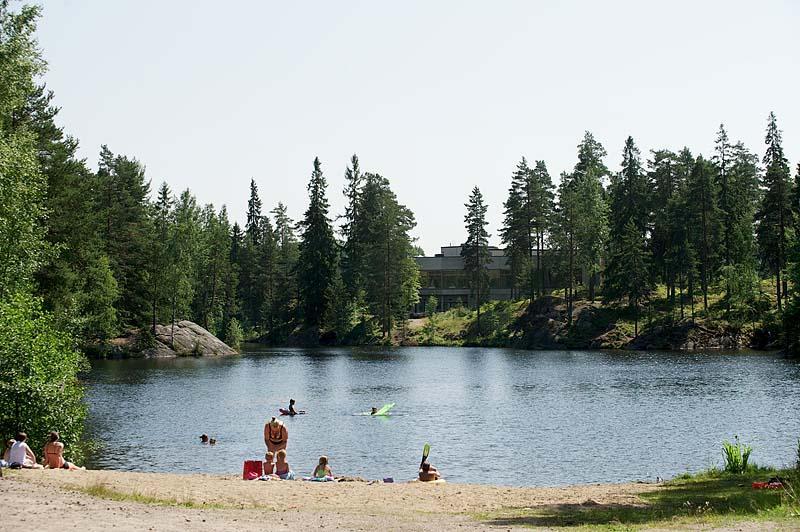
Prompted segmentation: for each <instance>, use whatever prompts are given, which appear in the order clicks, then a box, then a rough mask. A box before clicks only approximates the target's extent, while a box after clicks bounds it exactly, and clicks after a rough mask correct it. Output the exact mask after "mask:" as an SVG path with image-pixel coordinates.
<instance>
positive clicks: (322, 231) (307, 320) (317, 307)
mask: <svg viewBox="0 0 800 532" xmlns="http://www.w3.org/2000/svg"><path fill="white" fill-rule="evenodd" d="M326 186H327V183H326V181H325V177H324V176H323V174H322V164H321V163H320V162H319V158H315V159H314V171H313V172H312V173H311V180H310V181H309V183H308V194H309V205H308V209H306V212H305V216H304V218H303V221H302V222H301V223H300V226H301V227H302V229H303V235H302V238H301V241H300V250H299V259H298V263H297V264H298V267H297V283H298V291H299V293H300V305H301V309H302V319H303V323H304V324H305V325H306V327H309V328H312V329H314V328H318V327H319V325H321V323H322V320H323V318H324V317H325V315H326V311H327V310H328V308H329V306H330V300H329V296H330V285H331V282H332V281H333V274H334V269H335V268H336V257H337V249H336V241H335V239H334V237H333V229H332V228H331V222H330V219H329V218H328V199H327V197H326V196H325V188H326Z"/></svg>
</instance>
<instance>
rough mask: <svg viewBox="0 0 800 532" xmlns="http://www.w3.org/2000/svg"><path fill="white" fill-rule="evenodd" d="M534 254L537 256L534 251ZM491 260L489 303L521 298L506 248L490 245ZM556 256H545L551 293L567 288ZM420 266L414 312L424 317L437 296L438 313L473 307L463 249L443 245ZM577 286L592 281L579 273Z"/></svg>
mask: <svg viewBox="0 0 800 532" xmlns="http://www.w3.org/2000/svg"><path fill="white" fill-rule="evenodd" d="M534 253H536V252H535V251H534ZM489 256H490V259H491V260H490V261H489V263H488V264H487V265H486V270H487V274H488V277H489V292H488V293H487V294H486V295H485V297H484V299H485V300H486V301H491V300H508V299H514V298H515V297H520V295H519V293H518V290H516V291H515V290H514V279H513V276H512V275H511V264H510V263H509V260H508V256H507V255H506V252H505V250H504V249H502V248H498V247H494V246H489ZM553 258H554V257H553V256H552V255H551V254H550V252H549V251H548V250H543V253H542V261H541V264H542V269H543V270H544V271H545V272H544V273H545V274H544V282H545V286H544V288H545V289H546V290H551V289H554V288H556V287H563V286H564V279H563V275H559V272H558V271H557V268H556V269H554V268H553V267H552V264H551V263H552V262H553ZM414 260H415V261H416V262H417V266H418V267H419V284H420V290H419V302H418V303H417V304H416V305H414V309H413V311H412V313H413V314H414V315H417V316H419V315H422V314H424V312H425V303H426V302H427V301H428V298H429V297H430V296H434V297H436V300H437V310H438V311H439V312H443V311H445V310H448V309H450V308H452V307H457V306H461V305H463V306H470V307H471V306H472V301H471V298H472V294H471V293H470V289H469V279H468V276H467V273H466V272H465V271H464V258H463V257H462V256H461V246H442V248H441V253H437V254H436V255H434V256H433V257H415V258H414ZM575 273H576V279H575V282H576V284H584V285H585V284H586V283H587V282H588V279H586V278H585V276H584V275H583V273H582V272H581V271H580V270H578V271H576V272H575Z"/></svg>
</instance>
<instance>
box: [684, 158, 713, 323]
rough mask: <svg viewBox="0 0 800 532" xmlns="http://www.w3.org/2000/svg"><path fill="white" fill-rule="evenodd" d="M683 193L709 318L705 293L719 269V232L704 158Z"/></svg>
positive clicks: (710, 169) (708, 166)
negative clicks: (685, 195) (685, 197)
mask: <svg viewBox="0 0 800 532" xmlns="http://www.w3.org/2000/svg"><path fill="white" fill-rule="evenodd" d="M686 190H687V194H688V196H687V198H688V201H687V202H686V205H687V211H688V212H687V213H686V214H687V217H688V221H689V225H688V227H689V231H688V234H689V243H690V245H691V246H692V247H693V248H694V249H695V250H696V252H697V260H698V267H699V270H700V289H701V290H702V292H703V311H704V312H705V313H706V315H708V290H709V285H710V283H711V282H712V281H713V277H714V274H715V272H716V271H717V267H718V265H719V263H718V260H717V259H718V257H717V249H718V246H719V235H720V232H721V228H720V211H719V208H718V207H717V190H716V186H715V184H714V168H713V166H712V165H711V164H710V163H709V162H708V161H706V160H705V159H703V157H698V158H697V159H696V161H695V165H694V168H693V169H692V173H691V174H690V176H689V180H688V182H687V187H686Z"/></svg>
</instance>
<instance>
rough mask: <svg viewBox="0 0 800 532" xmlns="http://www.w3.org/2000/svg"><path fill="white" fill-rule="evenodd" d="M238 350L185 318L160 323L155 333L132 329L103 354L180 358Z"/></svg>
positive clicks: (113, 342)
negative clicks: (173, 322) (144, 332)
mask: <svg viewBox="0 0 800 532" xmlns="http://www.w3.org/2000/svg"><path fill="white" fill-rule="evenodd" d="M235 354H236V351H235V350H234V349H233V348H231V347H230V346H228V345H227V344H226V343H225V342H223V341H222V340H220V339H219V338H217V337H216V336H214V335H213V334H211V333H210V332H208V331H207V330H205V329H204V328H202V327H200V326H199V325H197V324H196V323H194V322H191V321H188V320H183V321H179V322H176V323H175V326H174V329H173V326H172V325H171V324H167V325H156V329H155V335H150V334H143V333H142V331H141V330H139V329H134V330H131V331H128V332H127V333H126V334H125V335H124V336H121V337H119V338H114V339H113V340H111V342H109V349H108V350H106V352H105V353H103V356H106V357H108V356H111V357H145V358H158V357H178V356H219V355H235Z"/></svg>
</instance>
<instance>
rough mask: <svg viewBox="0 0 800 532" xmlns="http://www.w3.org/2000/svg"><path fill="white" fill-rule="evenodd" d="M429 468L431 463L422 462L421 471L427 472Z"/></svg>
mask: <svg viewBox="0 0 800 532" xmlns="http://www.w3.org/2000/svg"><path fill="white" fill-rule="evenodd" d="M430 470H431V465H430V464H429V463H428V462H422V471H423V472H425V473H427V472H428V471H430Z"/></svg>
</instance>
